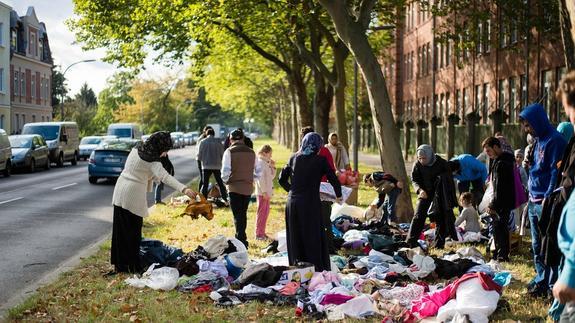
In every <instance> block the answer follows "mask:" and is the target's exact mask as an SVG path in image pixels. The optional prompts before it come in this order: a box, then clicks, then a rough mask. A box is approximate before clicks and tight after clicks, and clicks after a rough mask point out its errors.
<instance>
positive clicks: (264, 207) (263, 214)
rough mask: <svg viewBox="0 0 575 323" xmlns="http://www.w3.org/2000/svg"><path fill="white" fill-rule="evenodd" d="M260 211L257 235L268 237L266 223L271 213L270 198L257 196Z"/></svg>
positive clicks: (257, 221)
mask: <svg viewBox="0 0 575 323" xmlns="http://www.w3.org/2000/svg"><path fill="white" fill-rule="evenodd" d="M257 200H258V211H257V213H256V237H266V236H267V235H266V223H267V221H268V215H269V214H270V199H269V198H267V199H266V198H264V197H263V196H262V195H258V196H257Z"/></svg>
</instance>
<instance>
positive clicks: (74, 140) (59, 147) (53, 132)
mask: <svg viewBox="0 0 575 323" xmlns="http://www.w3.org/2000/svg"><path fill="white" fill-rule="evenodd" d="M22 134H23V135H41V136H42V137H43V138H44V140H46V143H47V144H48V150H49V151H50V162H52V163H56V164H57V165H58V167H62V166H64V162H66V161H69V162H70V163H71V164H72V165H76V164H77V163H78V155H79V150H80V149H79V146H80V137H79V132H78V125H77V124H76V123H75V122H33V123H27V124H25V125H24V128H22Z"/></svg>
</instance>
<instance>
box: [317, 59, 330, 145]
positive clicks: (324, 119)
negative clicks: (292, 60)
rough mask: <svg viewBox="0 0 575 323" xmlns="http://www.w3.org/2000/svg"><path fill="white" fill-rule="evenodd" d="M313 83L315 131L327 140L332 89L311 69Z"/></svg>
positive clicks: (320, 75)
mask: <svg viewBox="0 0 575 323" xmlns="http://www.w3.org/2000/svg"><path fill="white" fill-rule="evenodd" d="M313 77H314V83H315V97H314V100H315V102H314V104H315V106H316V115H315V118H316V120H317V122H316V127H315V128H316V129H315V132H317V133H319V134H320V135H321V136H322V138H323V139H324V140H327V136H328V134H329V110H330V108H331V103H332V98H333V88H332V86H331V85H329V84H327V82H326V80H325V77H324V76H323V75H322V74H321V73H320V72H319V71H318V70H317V69H316V68H314V69H313Z"/></svg>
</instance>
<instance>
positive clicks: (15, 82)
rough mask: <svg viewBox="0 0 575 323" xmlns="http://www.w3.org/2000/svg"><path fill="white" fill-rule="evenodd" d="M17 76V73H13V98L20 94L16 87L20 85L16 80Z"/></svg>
mask: <svg viewBox="0 0 575 323" xmlns="http://www.w3.org/2000/svg"><path fill="white" fill-rule="evenodd" d="M19 75H20V73H19V72H16V71H14V88H13V89H12V93H14V96H16V95H18V94H20V89H19V86H18V85H20V80H19V79H18V76H19Z"/></svg>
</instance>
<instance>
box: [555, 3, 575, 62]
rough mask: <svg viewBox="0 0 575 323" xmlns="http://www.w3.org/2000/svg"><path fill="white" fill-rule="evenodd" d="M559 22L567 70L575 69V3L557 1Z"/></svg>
mask: <svg viewBox="0 0 575 323" xmlns="http://www.w3.org/2000/svg"><path fill="white" fill-rule="evenodd" d="M559 21H560V25H561V38H563V48H564V52H565V64H566V66H567V70H568V71H570V70H572V69H575V2H574V1H573V0H559Z"/></svg>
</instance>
